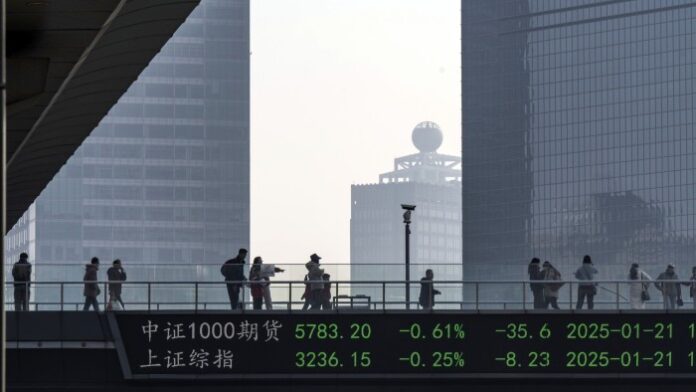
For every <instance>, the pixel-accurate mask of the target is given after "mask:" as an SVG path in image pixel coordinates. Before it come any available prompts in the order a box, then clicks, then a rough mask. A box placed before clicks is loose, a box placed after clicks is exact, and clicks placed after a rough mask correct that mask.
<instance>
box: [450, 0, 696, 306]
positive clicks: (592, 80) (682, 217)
mask: <svg viewBox="0 0 696 392" xmlns="http://www.w3.org/2000/svg"><path fill="white" fill-rule="evenodd" d="M461 6H462V117H463V129H462V172H463V175H462V190H463V207H462V208H463V251H464V257H463V263H464V276H465V277H466V278H469V279H490V278H496V279H523V278H526V264H527V263H528V262H529V259H530V258H531V257H532V256H537V257H540V258H542V260H550V261H551V262H552V263H555V264H556V265H557V266H558V267H559V269H561V271H562V272H563V273H564V277H567V278H571V277H572V271H574V269H575V267H576V266H577V265H578V264H579V263H580V260H581V259H582V256H583V255H584V254H590V255H591V256H592V257H593V259H594V261H595V263H596V264H597V265H598V267H599V270H600V277H601V278H604V279H625V278H626V276H627V271H628V268H629V266H630V264H631V263H632V262H638V263H640V264H641V266H642V267H643V268H645V269H646V270H648V271H650V272H651V273H657V272H659V271H662V270H663V269H664V267H665V266H666V264H667V263H669V262H672V263H676V264H677V267H678V268H679V269H680V270H681V271H683V273H686V271H687V268H690V267H691V265H692V264H693V255H694V254H695V252H696V242H695V241H694V236H695V235H696V184H695V183H694V178H695V177H696V154H695V153H696V132H694V129H693V128H694V108H695V102H694V90H695V88H696V74H694V72H693V62H694V57H695V56H696V49H694V48H695V47H696V46H695V43H696V41H695V39H694V34H693V33H694V28H695V27H694V22H693V20H694V18H695V17H696V1H667V2H665V1H611V2H607V1H526V0H466V1H462V3H461ZM687 276H688V275H687ZM515 290H517V292H516V293H517V294H518V295H519V288H516V289H515Z"/></svg>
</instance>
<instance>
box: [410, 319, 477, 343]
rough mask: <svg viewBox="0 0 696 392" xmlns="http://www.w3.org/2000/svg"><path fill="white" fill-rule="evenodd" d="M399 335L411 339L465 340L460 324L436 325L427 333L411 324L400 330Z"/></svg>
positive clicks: (418, 325) (462, 327)
mask: <svg viewBox="0 0 696 392" xmlns="http://www.w3.org/2000/svg"><path fill="white" fill-rule="evenodd" d="M399 332H400V333H403V334H408V335H409V336H410V337H411V339H428V338H431V339H455V340H463V339H465V338H466V331H465V330H464V325H463V324H461V323H437V324H435V326H434V327H433V328H432V330H430V331H428V330H427V329H424V328H423V327H422V326H421V325H420V324H418V323H413V324H411V326H409V327H408V328H405V329H400V330H399Z"/></svg>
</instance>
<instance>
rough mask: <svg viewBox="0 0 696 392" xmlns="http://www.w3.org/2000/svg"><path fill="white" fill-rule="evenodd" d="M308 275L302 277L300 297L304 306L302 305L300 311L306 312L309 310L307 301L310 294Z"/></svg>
mask: <svg viewBox="0 0 696 392" xmlns="http://www.w3.org/2000/svg"><path fill="white" fill-rule="evenodd" d="M308 281H309V275H308V274H305V276H304V292H303V293H302V297H300V299H301V300H303V301H304V304H302V310H307V309H309V305H310V301H309V296H310V294H311V293H312V290H310V289H309V282H308Z"/></svg>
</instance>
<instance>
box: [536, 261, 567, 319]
mask: <svg viewBox="0 0 696 392" xmlns="http://www.w3.org/2000/svg"><path fill="white" fill-rule="evenodd" d="M542 267H543V268H542V271H541V274H542V275H541V276H542V280H544V281H546V282H545V283H544V309H548V308H549V305H551V307H552V308H554V309H560V308H559V307H558V294H559V291H560V290H561V287H563V283H561V282H556V283H553V282H554V281H559V280H561V273H560V272H559V271H558V270H557V269H556V268H555V267H554V266H553V265H551V263H549V262H548V260H547V261H544V264H543V266H542Z"/></svg>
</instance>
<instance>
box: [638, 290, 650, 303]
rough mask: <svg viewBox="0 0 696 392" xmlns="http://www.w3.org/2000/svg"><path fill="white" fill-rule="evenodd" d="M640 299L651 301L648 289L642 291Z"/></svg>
mask: <svg viewBox="0 0 696 392" xmlns="http://www.w3.org/2000/svg"><path fill="white" fill-rule="evenodd" d="M640 299H641V300H642V301H643V302H647V301H650V294H649V293H648V290H643V291H641V292H640Z"/></svg>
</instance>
